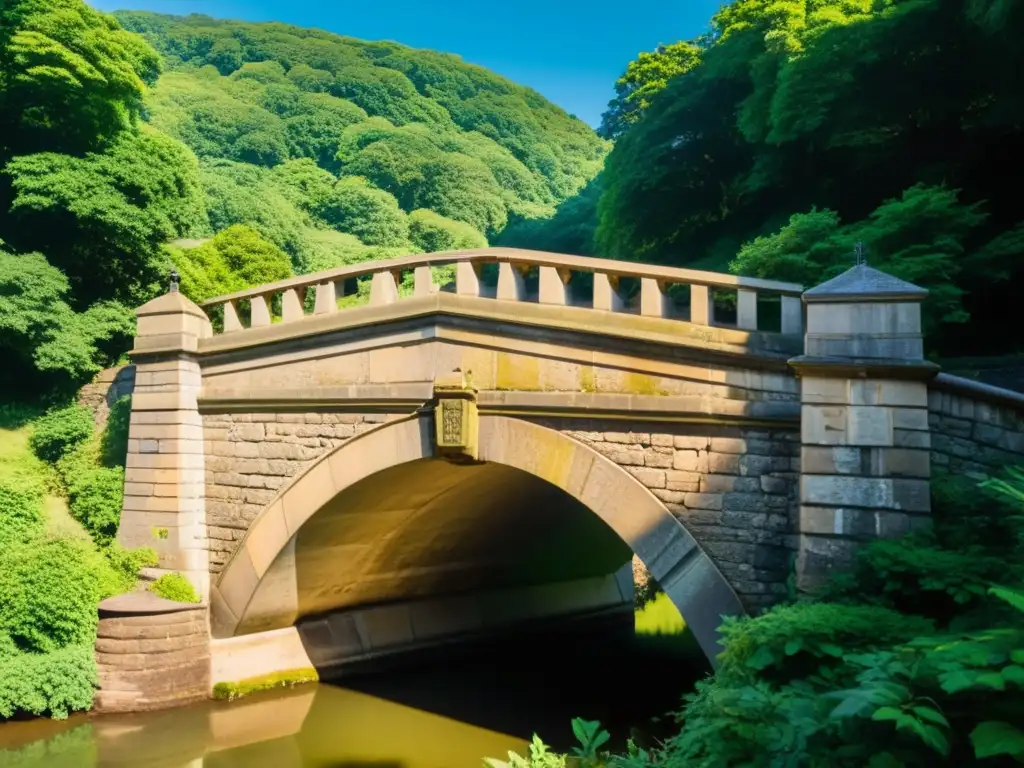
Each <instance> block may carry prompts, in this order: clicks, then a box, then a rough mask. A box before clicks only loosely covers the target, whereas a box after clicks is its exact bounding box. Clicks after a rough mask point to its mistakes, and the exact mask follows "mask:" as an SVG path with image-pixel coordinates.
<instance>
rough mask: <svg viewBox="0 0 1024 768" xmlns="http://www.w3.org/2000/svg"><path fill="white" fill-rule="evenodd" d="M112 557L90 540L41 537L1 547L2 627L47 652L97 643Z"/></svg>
mask: <svg viewBox="0 0 1024 768" xmlns="http://www.w3.org/2000/svg"><path fill="white" fill-rule="evenodd" d="M104 567H106V563H105V561H104V560H103V558H102V556H101V555H100V554H99V553H98V552H96V550H95V549H94V548H93V546H92V544H91V543H90V542H88V541H83V540H77V539H65V540H61V539H37V540H35V541H31V542H28V543H24V544H16V545H14V546H12V547H8V548H6V549H4V550H2V551H0V631H2V632H6V633H7V634H8V635H10V637H11V639H12V640H14V642H15V643H16V644H17V646H18V647H19V648H21V649H22V650H25V651H30V652H37V653H45V652H49V651H55V650H58V649H60V648H63V647H64V646H67V645H75V644H87V643H92V641H93V639H94V637H95V632H96V621H97V616H96V606H97V605H98V604H99V601H100V599H101V598H102V597H104V595H103V593H102V583H101V577H100V574H101V573H102V571H103V568H104Z"/></svg>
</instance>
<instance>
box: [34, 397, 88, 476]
mask: <svg viewBox="0 0 1024 768" xmlns="http://www.w3.org/2000/svg"><path fill="white" fill-rule="evenodd" d="M95 428H96V425H95V423H94V422H93V417H92V413H91V412H90V411H89V409H88V408H86V407H85V406H83V405H79V404H77V403H72V404H71V405H68V406H65V407H64V408H59V409H56V410H52V411H50V412H48V413H47V414H46V415H44V416H43V417H42V418H40V419H39V420H38V421H36V423H35V427H34V429H33V431H32V437H31V438H30V442H29V444H30V445H31V446H32V450H33V451H34V452H35V454H36V456H38V457H39V458H41V459H43V460H44V461H50V462H55V461H57V460H59V459H60V458H61V457H62V456H63V455H65V454H66V453H67V452H68V451H69V450H71V449H72V448H74V447H75V446H77V445H78V444H80V443H82V442H84V441H85V440H88V439H89V438H90V437H91V436H92V433H93V431H94V430H95Z"/></svg>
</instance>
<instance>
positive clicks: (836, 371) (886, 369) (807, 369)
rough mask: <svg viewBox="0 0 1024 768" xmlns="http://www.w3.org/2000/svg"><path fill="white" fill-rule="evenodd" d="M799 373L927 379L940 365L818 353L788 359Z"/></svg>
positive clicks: (853, 377) (852, 377)
mask: <svg viewBox="0 0 1024 768" xmlns="http://www.w3.org/2000/svg"><path fill="white" fill-rule="evenodd" d="M789 365H790V367H791V368H792V369H793V370H794V371H796V373H797V375H798V376H822V377H825V378H838V379H898V380H909V381H928V380H929V379H932V378H933V377H934V376H935V375H936V374H937V373H938V372H939V366H938V365H936V364H935V363H932V362H929V361H927V360H900V359H893V358H856V357H817V356H814V355H801V356H800V357H794V358H793V359H792V360H790V361H789Z"/></svg>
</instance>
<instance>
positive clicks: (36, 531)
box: [0, 478, 45, 550]
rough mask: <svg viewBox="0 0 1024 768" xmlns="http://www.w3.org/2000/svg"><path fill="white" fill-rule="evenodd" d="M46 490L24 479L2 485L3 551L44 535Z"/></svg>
mask: <svg viewBox="0 0 1024 768" xmlns="http://www.w3.org/2000/svg"><path fill="white" fill-rule="evenodd" d="M44 525H45V519H44V518H43V488H42V486H41V485H40V483H38V482H33V481H31V480H27V481H26V479H24V478H17V479H16V480H14V479H12V480H7V479H5V480H3V481H0V550H3V549H6V548H7V547H10V546H14V545H17V544H20V543H23V542H26V541H30V540H32V539H34V538H36V537H38V536H39V535H41V534H42V532H43V528H44Z"/></svg>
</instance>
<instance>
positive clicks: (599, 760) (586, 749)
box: [484, 717, 626, 768]
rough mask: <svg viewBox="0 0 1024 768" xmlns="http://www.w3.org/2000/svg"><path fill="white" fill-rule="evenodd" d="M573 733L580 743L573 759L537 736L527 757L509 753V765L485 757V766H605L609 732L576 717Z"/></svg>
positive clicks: (548, 767)
mask: <svg viewBox="0 0 1024 768" xmlns="http://www.w3.org/2000/svg"><path fill="white" fill-rule="evenodd" d="M572 732H573V735H574V736H575V737H576V741H577V742H578V743H579V746H577V747H573V757H572V758H568V759H567V758H566V756H565V755H559V754H556V753H554V752H552V751H551V749H550V748H549V747H548V746H547V745H546V744H545V743H544V742H543V741H541V739H540V737H539V736H537V735H536V734H534V736H533V739H532V741H531V742H530V747H529V754H528V756H527V757H523V756H521V755H518V754H516V753H515V752H509V753H508V761H507V762H505V761H503V760H496V759H494V758H493V757H489V758H485V760H484V763H485V764H486V765H487V766H488V767H489V768H566V766H567V765H570V764H571V765H573V766H578V767H579V768H599V766H603V765H605V762H604V758H605V757H606V756H604V755H602V753H601V751H600V750H601V747H602V746H604V745H605V744H606V743H607V742H608V739H609V738H611V736H610V735H609V734H608V731H606V730H604V729H603V728H601V724H600V723H599V722H597V721H596V720H584V719H582V718H579V717H577V718H574V719H573V721H572ZM570 761H571V762H570ZM611 765H622V766H623V768H626V764H625V763H624V762H622V761H616V760H613V762H612V763H611Z"/></svg>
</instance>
